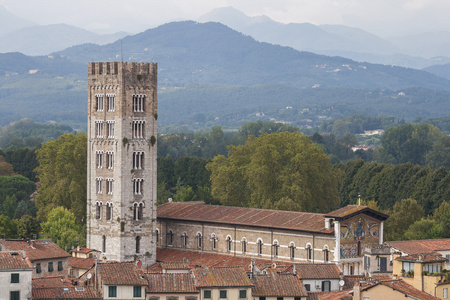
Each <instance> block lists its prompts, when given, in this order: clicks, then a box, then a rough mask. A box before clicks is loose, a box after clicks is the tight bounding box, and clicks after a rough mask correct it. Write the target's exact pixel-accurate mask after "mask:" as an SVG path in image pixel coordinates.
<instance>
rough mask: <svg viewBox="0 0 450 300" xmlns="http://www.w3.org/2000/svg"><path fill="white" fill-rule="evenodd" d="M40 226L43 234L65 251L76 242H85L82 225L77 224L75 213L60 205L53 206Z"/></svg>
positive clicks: (76, 243) (82, 243) (75, 244)
mask: <svg viewBox="0 0 450 300" xmlns="http://www.w3.org/2000/svg"><path fill="white" fill-rule="evenodd" d="M41 226H42V230H43V231H44V234H45V235H46V236H48V237H49V238H51V239H52V240H53V241H54V242H55V243H56V244H57V245H58V246H59V247H61V248H62V249H65V250H66V251H69V250H70V249H72V247H76V246H77V245H78V244H80V245H85V244H86V238H85V228H84V226H81V225H79V223H77V221H76V217H75V215H74V214H73V213H71V212H70V211H69V210H67V209H66V208H64V207H62V206H59V207H55V208H53V209H52V210H51V211H50V213H49V215H48V218H47V221H46V222H44V223H42V224H41Z"/></svg>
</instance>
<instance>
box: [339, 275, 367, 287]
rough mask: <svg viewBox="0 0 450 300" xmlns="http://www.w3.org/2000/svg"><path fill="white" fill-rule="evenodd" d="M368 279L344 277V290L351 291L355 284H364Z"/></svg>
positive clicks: (351, 276) (356, 276) (358, 276)
mask: <svg viewBox="0 0 450 300" xmlns="http://www.w3.org/2000/svg"><path fill="white" fill-rule="evenodd" d="M367 279H368V277H366V276H364V275H345V276H344V287H343V289H344V290H351V289H353V287H354V286H355V283H357V282H362V281H363V282H366V280H367Z"/></svg>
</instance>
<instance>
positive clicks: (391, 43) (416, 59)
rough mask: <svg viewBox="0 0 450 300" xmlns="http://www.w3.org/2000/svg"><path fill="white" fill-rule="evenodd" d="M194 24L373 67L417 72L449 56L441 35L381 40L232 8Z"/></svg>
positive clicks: (352, 30)
mask: <svg viewBox="0 0 450 300" xmlns="http://www.w3.org/2000/svg"><path fill="white" fill-rule="evenodd" d="M198 21H199V22H209V21H213V22H220V23H222V24H225V25H227V26H229V27H231V28H233V29H235V30H237V31H239V32H242V33H244V34H247V35H250V36H252V37H254V38H255V39H257V40H259V41H263V42H268V43H273V44H279V45H284V46H290V47H293V48H295V49H297V50H301V51H310V52H314V53H318V54H325V55H330V56H342V57H347V58H350V59H353V60H357V61H367V62H371V63H377V64H386V65H398V66H403V67H410V68H417V69H421V68H424V67H427V66H431V65H434V64H440V63H441V62H440V61H436V60H434V59H433V58H432V57H433V56H436V55H439V56H449V53H450V52H449V51H448V49H449V47H448V41H449V39H448V38H447V37H446V36H445V35H444V34H443V33H432V34H428V35H417V36H410V37H399V38H392V39H383V38H380V37H378V36H376V35H374V34H371V33H368V32H366V31H364V30H361V29H359V28H353V27H348V26H342V25H320V26H316V25H313V24H309V23H291V24H283V23H279V22H275V21H273V20H272V19H270V18H269V17H267V16H258V17H249V16H247V15H245V14H244V13H242V12H241V11H239V10H237V9H234V8H232V7H224V8H218V9H214V10H213V11H211V12H210V13H208V14H206V15H203V16H202V17H200V18H199V19H198ZM433 53H434V55H431V54H433ZM446 61H450V58H448V57H445V58H444V59H443V62H442V63H445V62H446Z"/></svg>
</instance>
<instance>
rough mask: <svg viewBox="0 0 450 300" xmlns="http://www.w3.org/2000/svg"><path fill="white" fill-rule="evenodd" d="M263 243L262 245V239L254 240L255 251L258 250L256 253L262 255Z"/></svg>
mask: <svg viewBox="0 0 450 300" xmlns="http://www.w3.org/2000/svg"><path fill="white" fill-rule="evenodd" d="M263 245H264V243H263V241H262V239H258V240H257V241H256V248H257V249H256V251H257V252H258V255H262V252H263Z"/></svg>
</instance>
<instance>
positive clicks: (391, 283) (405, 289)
mask: <svg viewBox="0 0 450 300" xmlns="http://www.w3.org/2000/svg"><path fill="white" fill-rule="evenodd" d="M380 284H381V285H384V286H387V287H389V288H392V289H393V290H397V291H399V292H401V293H403V294H405V297H406V295H408V296H409V297H411V298H414V299H424V300H425V299H427V300H437V299H439V298H437V297H434V296H432V295H430V294H428V293H425V292H423V291H421V290H418V289H416V288H415V287H413V286H412V285H410V284H408V283H406V282H404V281H403V280H401V279H395V280H386V281H380V282H378V283H376V284H374V285H369V286H367V287H364V288H362V289H361V291H364V290H368V289H371V288H373V287H375V286H377V285H380Z"/></svg>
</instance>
